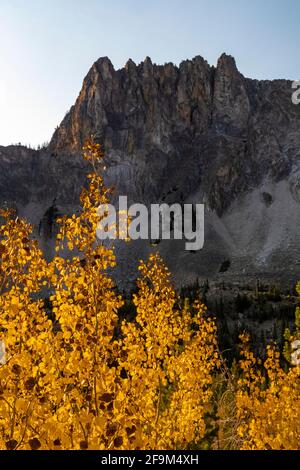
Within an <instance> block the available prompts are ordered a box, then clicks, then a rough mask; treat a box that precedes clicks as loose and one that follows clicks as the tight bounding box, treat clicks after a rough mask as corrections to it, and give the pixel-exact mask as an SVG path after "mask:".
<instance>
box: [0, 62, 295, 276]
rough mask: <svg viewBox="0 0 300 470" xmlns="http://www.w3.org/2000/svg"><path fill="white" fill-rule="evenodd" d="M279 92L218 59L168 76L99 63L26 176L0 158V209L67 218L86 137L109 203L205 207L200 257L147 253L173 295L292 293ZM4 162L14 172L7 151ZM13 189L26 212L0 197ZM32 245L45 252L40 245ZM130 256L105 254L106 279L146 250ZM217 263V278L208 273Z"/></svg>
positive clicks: (286, 133) (289, 187)
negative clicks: (196, 289)
mask: <svg viewBox="0 0 300 470" xmlns="http://www.w3.org/2000/svg"><path fill="white" fill-rule="evenodd" d="M291 83H292V82H290V81H287V80H281V79H280V80H272V81H265V80H264V81H258V80H254V79H249V78H245V77H244V76H243V75H242V74H241V73H240V72H239V71H238V69H237V67H236V63H235V60H234V58H233V57H231V56H228V55H226V54H223V55H222V56H221V57H220V58H219V60H218V64H217V67H214V66H210V65H209V64H208V63H207V61H205V60H204V59H203V58H202V57H201V56H196V57H195V58H194V59H192V60H186V61H183V62H181V64H180V65H179V66H176V65H174V64H172V63H166V64H164V65H156V64H153V63H152V61H151V59H150V58H146V59H145V61H143V62H141V63H140V64H138V65H136V64H135V63H134V62H133V61H132V60H131V59H129V60H128V61H127V63H126V65H125V66H124V67H123V68H121V69H118V70H115V69H114V67H113V65H112V63H111V62H110V60H109V59H108V58H107V57H104V58H100V59H99V60H98V61H96V62H95V63H94V64H93V66H92V67H91V69H90V70H89V72H88V74H87V75H86V77H85V79H84V81H83V86H82V89H81V91H80V94H79V96H78V98H77V100H76V102H75V104H74V105H73V106H72V108H71V109H70V111H69V113H67V115H66V116H65V118H64V119H63V121H62V123H61V124H60V126H59V127H58V129H57V130H56V131H55V133H54V135H53V137H52V139H51V142H50V144H49V147H48V148H47V149H43V150H42V151H40V153H38V154H37V155H40V158H35V159H33V160H34V162H32V158H33V157H32V156H31V157H29V156H28V164H27V163H26V158H27V157H25V159H24V155H23V157H22V158H23V162H22V165H23V167H24V168H23V170H22V171H23V174H22V171H21V167H22V165H21V167H20V168H19V170H20V171H19V172H17V173H18V174H16V175H15V176H14V177H13V176H8V177H7V175H8V174H9V172H10V170H9V166H10V164H9V162H7V161H6V160H7V157H6V160H5V158H4V156H3V155H4V154H5V151H4V150H3V148H2V151H1V149H0V168H2V175H6V178H4V177H2V178H0V195H1V199H2V200H3V197H2V195H3V194H4V195H5V194H6V195H8V196H9V197H6V198H5V199H7V200H8V202H9V200H12V201H13V200H15V205H16V206H17V207H18V210H19V212H20V213H24V214H25V215H26V216H27V217H29V219H33V218H34V219H36V217H34V214H32V213H31V212H32V210H33V209H30V210H29V208H28V207H29V206H30V203H31V202H32V201H31V200H30V199H32V198H36V194H42V197H40V198H36V199H40V206H41V207H42V209H41V210H40V211H39V213H40V214H42V213H43V211H44V213H46V212H47V210H49V207H51V204H50V202H51V201H55V204H56V205H57V210H58V211H59V212H65V211H71V210H72V209H73V208H75V209H76V210H78V204H77V203H76V198H77V196H78V187H80V186H81V184H82V183H83V181H84V174H85V167H84V165H82V164H81V163H79V162H80V153H81V148H82V145H83V143H84V141H85V139H86V138H87V137H89V136H90V135H91V134H93V135H94V136H95V139H96V140H97V141H98V142H100V143H101V144H102V145H103V147H104V150H105V153H106V161H107V167H108V170H107V174H106V181H107V184H111V185H114V186H116V188H117V193H116V196H117V194H126V195H128V197H129V200H130V201H132V202H144V203H145V204H147V205H149V204H151V203H158V202H163V201H164V202H167V203H170V204H171V203H174V202H179V203H181V204H183V203H186V202H192V203H204V204H205V206H206V234H205V240H206V241H205V246H204V250H202V251H201V252H199V253H196V254H191V253H186V252H184V249H183V244H181V243H179V242H178V241H170V242H167V241H162V242H161V243H160V244H159V247H158V248H157V249H159V250H160V251H161V253H162V254H163V255H164V257H165V258H166V261H167V263H168V264H169V265H170V268H171V271H173V272H174V274H175V278H176V281H177V282H178V283H179V284H184V283H189V282H193V280H194V279H195V278H197V277H200V278H206V277H209V278H216V279H219V278H220V279H227V278H228V279H229V280H233V281H234V280H235V279H239V278H240V277H243V276H244V277H245V279H246V278H251V279H252V278H255V277H262V278H266V279H271V280H272V279H273V280H274V279H275V280H284V279H286V280H287V282H294V281H295V280H296V278H297V277H300V269H299V264H297V263H299V260H298V257H297V256H299V255H298V252H299V246H300V241H299V235H298V230H297V228H298V227H299V223H300V213H299V207H300V206H299V201H300V183H299V175H300V165H299V154H300V150H299V149H300V133H299V128H300V127H299V126H300V106H298V107H297V106H295V105H293V104H292V101H291V96H292V89H291ZM19 150H20V149H19ZM22 152H23V154H24V152H25V153H26V151H25V150H24V149H23V150H22ZM22 152H21V150H20V152H19V153H20V155H21V154H22ZM28 152H29V151H28ZM6 153H7V151H6ZM8 153H12V154H13V155H14V156H13V161H14V165H17V160H18V157H16V155H17V154H18V150H17V149H14V150H12V149H11V150H10V151H9V152H8ZM2 154H3V155H2ZM71 157H72V158H71ZM72 159H73V160H72ZM39 160H40V161H39ZM71 161H72V164H71V163H70V162H71ZM75 162H76V164H75V167H74V163H75ZM26 165H27V166H26ZM45 165H46V167H45ZM44 167H45V168H47V170H46V173H45V174H43V175H42V177H40V178H31V177H30V176H29V174H30V171H29V170H28V168H33V169H34V170H33V171H35V172H36V173H37V174H41V173H43V171H45V168H44ZM42 168H43V169H42ZM15 170H16V169H14V170H13V171H12V174H14V173H15ZM47 172H48V173H49V175H47ZM58 176H59V177H63V179H62V180H61V181H58ZM7 178H8V180H9V181H8V180H7ZM30 178H31V182H30ZM47 178H48V183H47ZM39 179H40V181H39ZM20 181H21V187H22V186H24V188H23V189H24V191H23V194H24V195H23V198H25V199H26V197H25V195H26V194H29V193H30V194H31V195H30V197H29V200H28V201H27V200H26V204H25V203H24V200H23V201H22V197H21V196H20V194H19V192H20V191H19V190H20V188H18V191H19V192H17V193H16V194H15V195H14V194H11V193H10V191H9V190H8V187H9V189H11V188H13V187H14V185H16V184H18V185H19V186H20ZM43 185H44V186H48V191H47V194H45V191H44V192H43V190H41V187H43ZM26 191H27V192H26ZM12 192H13V191H12ZM62 195H63V196H62ZM50 196H51V197H50ZM27 199H28V198H27ZM50 199H51V201H50ZM26 208H27V209H26ZM249 221H250V222H249ZM278 221H280V222H279V225H278ZM245 227H246V228H245ZM44 238H45V237H44ZM50 238H51V237H50ZM43 243H44V244H45V245H47V244H48V245H49V246H50V245H51V243H52V240H47V239H43ZM48 245H47V246H48ZM130 245H131V247H130V248H129V247H123V246H121V245H120V244H119V243H117V253H118V255H119V257H120V259H121V263H120V264H121V268H120V273H119V274H118V276H119V278H120V279H121V278H124V277H125V278H126V282H127V281H128V282H129V283H130V282H132V280H133V279H134V277H135V275H136V269H135V266H136V263H137V260H138V259H139V258H140V257H143V256H146V255H147V254H148V252H149V250H150V249H151V247H150V244H149V243H148V242H145V243H138V242H137V243H136V242H134V243H133V242H132V244H130ZM50 254H51V249H49V256H50ZM122 260H123V261H122ZM128 260H129V261H128ZM225 261H229V268H228V270H227V271H226V272H224V273H222V272H221V273H220V270H221V267H222V263H224V262H225ZM245 266H247V269H246V272H244V274H243V269H244V268H245Z"/></svg>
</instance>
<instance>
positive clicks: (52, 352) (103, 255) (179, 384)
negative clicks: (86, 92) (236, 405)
mask: <svg viewBox="0 0 300 470" xmlns="http://www.w3.org/2000/svg"><path fill="white" fill-rule="evenodd" d="M84 152H85V153H84V158H85V159H86V160H88V161H89V162H90V163H91V165H92V169H93V171H92V173H91V174H89V175H88V180H89V187H88V188H87V189H83V191H82V194H81V204H82V211H81V213H80V214H79V215H73V216H65V217H63V218H61V219H60V220H58V224H59V232H58V235H57V246H56V256H55V257H54V259H53V260H52V261H51V262H49V263H47V262H46V261H45V260H44V258H43V255H42V253H41V251H40V250H39V248H38V246H37V243H36V242H35V241H33V240H31V239H30V235H31V227H30V226H29V224H27V223H26V222H24V221H22V220H20V219H19V218H17V217H16V216H15V215H14V214H13V213H12V212H10V211H2V213H1V215H2V217H3V219H4V223H3V225H2V227H1V248H0V255H1V272H0V275H1V286H2V291H1V296H0V342H1V343H0V344H1V358H0V448H1V449H138V448H143V449H152V448H158V449H164V448H166V449H176V448H188V447H189V446H190V445H192V444H193V445H194V444H195V443H197V442H199V441H200V440H201V438H202V437H203V435H204V433H205V423H204V412H205V407H206V406H207V404H208V401H209V399H210V396H211V390H210V389H211V383H212V380H213V379H212V372H213V369H214V367H215V366H216V365H217V364H218V354H217V345H216V327H215V324H214V322H213V320H212V319H210V318H208V317H207V315H206V312H205V307H204V305H202V304H201V303H196V304H195V305H194V306H192V307H189V306H188V305H187V304H186V305H185V306H184V307H183V308H179V303H178V299H177V296H176V295H175V291H174V289H173V287H172V285H171V283H170V279H169V277H170V276H169V273H168V271H167V269H166V268H165V266H164V264H163V262H162V260H161V259H160V258H159V257H158V256H157V255H153V256H152V257H151V258H150V260H149V261H148V262H147V263H141V265H140V270H141V277H140V280H139V283H138V287H139V290H138V293H137V294H136V296H135V298H134V304H135V307H136V310H137V315H136V318H135V320H134V321H132V322H128V321H123V322H122V324H121V325H120V324H119V317H118V310H119V308H120V307H121V306H122V304H123V300H122V299H121V297H120V295H118V294H117V292H116V289H115V286H114V283H113V281H112V279H111V278H110V277H109V275H108V273H107V270H108V269H110V268H113V267H114V265H115V257H114V254H113V250H112V249H110V248H109V247H107V246H104V245H101V244H99V243H98V241H97V239H96V230H97V227H98V224H99V223H100V222H101V216H99V213H98V207H99V205H105V204H107V203H108V201H109V190H108V189H106V188H105V185H104V183H103V178H102V175H101V171H102V170H103V166H104V165H103V154H102V152H101V148H100V146H99V145H98V144H95V143H94V142H93V141H89V142H88V143H87V145H86V146H85V149H84ZM66 250H69V252H68V254H67V255H66ZM43 289H47V290H48V292H49V291H50V292H51V296H50V303H51V312H50V313H51V318H52V319H51V320H50V318H49V316H48V314H49V311H48V310H49V309H47V308H46V304H45V302H44V301H43V300H42V290H43ZM53 319H54V320H53ZM117 326H118V328H116V327H117Z"/></svg>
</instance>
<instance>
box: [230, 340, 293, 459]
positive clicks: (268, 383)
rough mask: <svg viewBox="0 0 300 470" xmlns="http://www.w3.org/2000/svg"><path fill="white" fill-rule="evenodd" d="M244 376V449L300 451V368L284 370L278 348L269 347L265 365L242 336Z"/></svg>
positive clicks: (240, 405)
mask: <svg viewBox="0 0 300 470" xmlns="http://www.w3.org/2000/svg"><path fill="white" fill-rule="evenodd" d="M241 339H242V344H243V349H242V355H243V358H242V360H241V368H242V376H241V378H240V380H239V390H238V392H237V399H236V400H237V413H238V418H239V420H240V422H241V425H240V426H239V428H238V434H239V436H240V437H241V438H242V442H243V444H242V449H248V450H296V449H300V444H299V442H300V367H299V365H298V366H292V367H290V368H289V369H288V370H284V369H283V368H282V366H281V363H280V353H279V352H278V351H277V350H276V348H275V346H273V345H271V346H268V348H267V358H266V360H265V361H264V363H262V361H261V360H260V359H256V358H255V356H254V354H253V353H252V352H251V351H250V348H249V338H248V337H247V335H243V336H242V337H241Z"/></svg>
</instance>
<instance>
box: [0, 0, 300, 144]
mask: <svg viewBox="0 0 300 470" xmlns="http://www.w3.org/2000/svg"><path fill="white" fill-rule="evenodd" d="M299 32H300V1H299V0H0V145H9V144H11V143H17V142H22V143H24V144H31V145H35V146H36V145H37V144H41V143H43V142H44V141H49V140H50V138H51V135H52V133H53V131H54V128H55V127H56V126H57V125H58V124H59V123H60V122H61V120H62V118H63V117H64V115H65V113H66V111H67V110H68V109H69V108H70V106H71V105H72V104H73V103H74V101H75V99H76V97H77V95H78V93H79V91H80V88H81V85H82V80H83V78H84V76H85V75H86V74H87V72H88V70H89V68H90V67H91V65H92V63H93V62H94V61H95V60H96V59H98V58H99V57H101V56H108V57H110V59H111V61H112V63H113V64H114V66H115V67H116V68H119V67H121V66H123V65H124V64H125V63H126V61H127V59H128V58H129V57H131V58H132V59H133V60H134V61H135V62H137V63H138V62H140V61H142V60H143V59H144V58H145V57H146V56H147V55H148V56H150V57H151V58H152V60H153V62H157V63H164V62H169V61H173V62H174V63H176V64H178V63H180V62H181V61H182V60H184V59H187V58H192V57H194V56H195V55H202V56H203V57H204V58H205V59H206V60H207V61H208V62H209V63H210V64H212V65H214V64H216V61H217V59H218V57H219V56H220V55H221V54H222V52H227V53H229V54H232V55H233V56H234V57H235V58H236V61H237V65H238V68H239V69H240V71H241V72H242V73H243V74H244V75H246V76H248V77H252V78H258V79H274V78H289V79H293V80H296V79H300V60H299V55H300V43H299V37H300V34H299Z"/></svg>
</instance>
